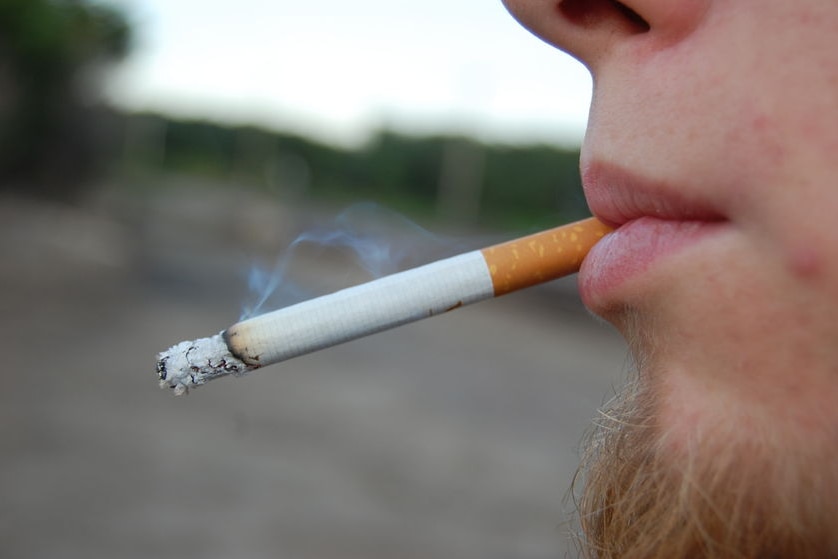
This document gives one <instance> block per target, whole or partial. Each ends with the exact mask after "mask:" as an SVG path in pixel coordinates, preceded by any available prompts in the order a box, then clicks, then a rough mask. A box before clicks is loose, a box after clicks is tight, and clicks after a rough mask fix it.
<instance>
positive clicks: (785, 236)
mask: <svg viewBox="0 0 838 559" xmlns="http://www.w3.org/2000/svg"><path fill="white" fill-rule="evenodd" d="M505 4H506V6H507V8H508V9H509V11H510V12H511V13H512V14H513V16H514V17H515V18H516V19H518V20H519V21H520V22H521V23H522V24H523V25H524V26H525V27H527V28H528V29H530V30H531V31H532V32H533V33H535V34H536V35H538V36H539V37H541V38H542V39H544V40H545V41H546V42H548V43H550V44H552V45H554V46H556V47H558V48H559V49H561V50H564V51H566V52H568V53H569V54H571V55H572V56H574V57H576V58H578V59H579V60H580V61H581V62H582V63H583V64H585V65H586V66H587V67H588V69H589V70H590V72H591V74H592V76H593V81H594V92H593V101H592V106H591V112H590V119H589V125H588V130H587V134H586V137H585V141H584V144H583V149H582V161H581V168H582V175H583V183H585V189H586V196H587V197H588V201H589V205H590V206H591V209H592V211H593V212H594V214H596V215H600V216H601V217H603V219H605V220H606V221H611V222H612V223H614V224H615V225H623V223H622V222H623V219H622V218H621V217H620V216H619V215H618V214H619V212H616V213H615V211H614V204H615V202H614V199H619V200H622V201H623V202H624V201H625V200H626V199H630V198H632V196H640V197H644V198H647V199H651V200H652V201H654V202H655V203H657V201H659V203H660V204H662V205H663V206H666V207H667V208H668V211H667V212H664V213H668V215H667V216H665V218H666V219H668V220H670V221H683V222H685V223H697V227H699V228H702V229H706V231H707V234H706V235H703V236H702V237H701V238H700V239H698V240H690V241H689V242H685V243H684V244H683V246H679V247H678V248H677V249H676V250H674V251H672V252H669V253H667V254H665V255H662V256H661V257H658V258H654V259H652V261H651V262H650V263H649V264H648V265H647V266H643V267H641V269H639V270H634V271H631V270H630V273H627V274H625V277H620V278H619V281H616V282H612V283H611V284H609V285H608V286H607V288H601V287H600V288H588V289H586V284H588V283H591V282H592V281H593V280H592V278H596V275H597V274H598V273H599V272H601V268H597V266H598V264H596V263H590V265H589V263H587V262H586V265H587V266H588V267H587V269H586V268H585V267H584V266H583V270H582V275H581V281H582V292H583V298H584V300H585V303H586V304H587V305H588V307H589V308H590V309H591V310H592V311H593V312H594V313H596V314H598V315H600V316H602V317H603V318H605V319H606V320H608V321H609V322H611V323H612V324H614V326H615V327H616V328H617V329H618V330H619V331H620V332H621V333H622V334H623V335H624V336H625V337H626V339H627V340H628V341H629V343H630V346H631V348H632V351H633V353H634V357H635V360H636V362H637V364H638V368H639V374H638V379H639V380H638V382H639V383H640V385H641V386H640V389H641V392H643V393H644V394H648V395H651V396H650V399H649V401H648V402H647V404H646V405H647V406H648V407H649V408H650V409H649V410H647V411H648V415H650V416H652V417H653V418H654V424H655V429H654V433H653V434H652V436H653V437H654V444H655V445H656V446H655V448H657V449H659V452H661V453H663V455H664V456H668V457H670V458H671V459H670V460H669V462H672V463H675V462H677V460H676V458H675V457H678V456H681V457H683V456H686V455H690V456H691V457H692V458H691V459H696V456H698V457H699V458H697V459H698V460H702V458H701V457H702V456H705V458H703V459H704V460H705V461H708V463H709V460H710V458H708V457H707V456H709V455H710V454H713V455H716V456H718V453H726V454H725V456H726V457H728V458H730V459H726V461H725V463H729V464H735V467H736V468H743V469H746V470H747V469H748V468H749V467H750V468H751V469H752V470H753V471H754V472H757V471H761V468H762V467H763V466H765V465H766V464H768V461H769V460H770V461H771V464H772V468H775V469H776V470H777V471H778V472H782V474H779V473H778V474H777V475H778V476H780V475H782V477H783V479H787V480H790V479H796V478H802V473H801V472H802V471H804V468H810V469H811V468H820V469H821V470H823V469H835V465H834V464H835V461H832V460H833V459H836V458H838V456H836V453H835V452H834V451H832V450H831V449H833V448H838V405H836V404H835V402H836V401H838V258H836V257H835V256H836V255H838V227H836V226H835V223H836V222H837V221H838V217H836V210H838V3H836V2H831V1H823V0H796V1H794V2H788V1H780V0H736V1H733V0H718V1H716V0H629V1H627V2H625V3H624V4H622V5H619V4H617V3H615V2H610V1H606V0H564V1H560V0H505ZM615 169H616V171H615ZM625 175H629V176H630V177H632V178H631V179H630V180H625V181H623V177H624V176H625ZM622 182H625V184H622ZM638 184H639V185H641V186H639V187H637V188H636V189H635V186H636V185H638ZM647 202H648V200H647ZM620 203H622V202H620ZM617 205H618V206H619V203H618V204H617ZM641 205H642V204H641ZM653 206H654V204H653V203H647V204H645V205H643V207H644V208H645V210H644V211H646V212H648V209H649V208H650V207H653ZM673 208H674V209H673ZM635 210H637V208H635ZM635 213H637V211H635ZM649 213H654V212H649ZM623 217H627V216H623ZM631 217H638V216H637V215H632V216H631ZM618 231H619V230H618ZM676 234H677V232H676ZM710 441H713V442H712V444H711V442H710ZM745 449H747V451H746V450H745ZM711 450H712V452H711ZM737 452H738V453H739V454H740V455H741V456H737V455H735V453H737ZM792 455H793V456H794V458H791V456H792ZM731 457H733V458H731ZM760 461H762V462H760ZM781 466H782V467H781ZM730 467H731V468H733V467H734V466H733V465H731V466H730ZM828 477H829V476H826V477H825V478H824V479H826V478H828ZM823 483H824V485H822V486H821V487H820V488H819V490H820V491H821V492H825V494H827V495H830V496H831V497H832V498H834V499H838V488H836V486H835V485H833V484H832V482H831V481H829V480H827V481H824V482H823ZM792 485H793V484H792V483H791V482H789V484H788V487H789V488H791V487H792ZM789 490H790V491H791V489H789ZM755 491H756V489H755ZM760 491H762V492H763V493H765V492H768V493H769V494H770V493H771V492H772V491H774V489H772V488H771V487H763V488H761V489H760ZM720 556H721V555H720Z"/></svg>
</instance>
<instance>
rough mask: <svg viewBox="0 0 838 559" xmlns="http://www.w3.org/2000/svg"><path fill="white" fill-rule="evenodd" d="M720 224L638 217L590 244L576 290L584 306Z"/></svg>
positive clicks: (602, 297)
mask: <svg viewBox="0 0 838 559" xmlns="http://www.w3.org/2000/svg"><path fill="white" fill-rule="evenodd" d="M719 225H721V222H710V221H676V220H665V219H657V218H654V217H641V218H639V219H635V220H633V221H630V222H628V223H626V224H624V225H622V226H621V227H619V228H618V229H616V230H615V231H614V232H613V233H610V234H608V235H606V236H605V237H604V238H603V239H602V240H601V241H600V242H599V243H597V244H596V245H594V248H593V249H591V252H590V253H588V256H587V257H586V258H585V261H584V262H583V263H582V269H581V270H580V272H579V288H580V291H581V294H582V299H583V300H584V301H585V303H586V304H587V305H588V306H593V307H595V306H597V304H596V302H597V301H599V302H603V301H606V300H609V299H610V297H609V294H612V293H613V292H614V290H615V289H616V288H618V287H619V286H621V285H622V284H623V283H625V282H626V281H627V280H629V279H633V278H637V277H638V276H640V275H642V274H643V273H644V272H646V271H647V270H649V269H650V268H651V267H652V266H653V265H655V264H657V263H659V262H660V261H661V260H662V259H664V258H665V257H667V256H669V255H672V254H674V253H677V252H680V251H682V250H684V249H685V248H687V247H688V246H690V245H692V244H694V243H696V242H697V241H699V240H700V239H702V238H704V237H705V236H707V235H708V234H710V233H712V232H713V231H715V230H717V229H718V227H719Z"/></svg>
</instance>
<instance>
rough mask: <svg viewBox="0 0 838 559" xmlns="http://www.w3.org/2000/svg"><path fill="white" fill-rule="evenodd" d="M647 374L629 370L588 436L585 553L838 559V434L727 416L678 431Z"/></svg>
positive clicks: (579, 487)
mask: <svg viewBox="0 0 838 559" xmlns="http://www.w3.org/2000/svg"><path fill="white" fill-rule="evenodd" d="M652 378H654V377H653V376H652V375H648V374H646V375H644V374H638V375H636V377H635V378H633V379H632V380H631V381H630V382H629V383H628V384H627V386H626V387H625V389H624V390H623V391H622V392H621V393H620V394H619V395H618V396H617V397H616V398H615V399H614V401H612V402H611V403H610V404H609V405H608V406H607V407H606V408H605V409H603V410H602V412H601V420H600V421H598V422H597V424H596V426H595V428H594V429H593V430H592V432H591V434H590V436H589V437H588V438H587V440H586V447H585V451H584V454H583V460H582V464H581V466H580V470H579V472H578V475H577V479H576V481H575V483H574V485H575V488H574V492H573V495H574V500H575V501H576V506H577V510H578V515H579V516H578V521H579V524H580V527H581V531H582V534H581V537H580V541H579V546H580V548H581V553H582V555H583V556H584V557H589V558H592V559H594V558H595V559H611V558H614V559H616V558H621V559H633V558H638V559H639V558H643V559H650V558H666V559H673V558H704V557H707V558H710V557H712V558H719V559H727V558H731V559H733V558H736V559H746V558H748V559H751V558H754V559H755V558H766V559H767V558H771V559H780V558H796V559H800V558H808V557H812V558H815V557H817V558H823V557H838V441H832V442H833V444H817V443H814V442H813V441H818V440H820V441H821V443H822V441H823V439H819V438H818V437H815V438H814V439H812V438H810V437H808V434H807V433H805V432H799V431H798V432H795V431H793V430H792V431H788V430H783V429H782V428H778V429H771V428H765V429H761V430H760V432H759V434H755V433H749V432H747V431H748V428H747V427H745V428H742V427H740V426H737V425H736V424H735V423H734V424H726V422H725V421H719V422H715V423H714V425H715V426H714V427H712V428H702V426H701V425H695V429H693V430H692V433H691V434H690V435H689V436H685V435H684V433H683V432H681V431H678V432H677V435H676V434H675V433H676V432H675V431H673V430H671V429H669V428H668V426H667V425H666V424H665V421H664V420H663V415H662V414H661V403H662V402H663V401H664V399H665V398H666V393H665V391H663V390H662V389H661V388H660V386H659V385H658V386H656V385H655V383H654V382H653V381H652V380H651V379H652ZM676 437H677V439H676Z"/></svg>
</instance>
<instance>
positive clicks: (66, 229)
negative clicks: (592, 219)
mask: <svg viewBox="0 0 838 559" xmlns="http://www.w3.org/2000/svg"><path fill="white" fill-rule="evenodd" d="M589 97H590V80H589V78H588V77H587V74H586V73H585V71H584V69H583V68H581V67H580V66H579V65H578V64H577V63H575V62H574V61H572V60H571V59H570V58H569V57H567V56H565V55H562V54H561V53H559V52H558V51H555V50H553V49H551V48H549V47H547V46H546V45H544V44H542V43H541V42H539V41H538V40H537V39H535V38H534V37H531V36H530V35H528V34H527V33H526V32H525V31H524V30H523V29H522V28H520V27H519V26H518V25H517V24H516V23H515V22H514V20H513V19H512V18H511V17H510V16H509V15H508V14H507V13H506V12H505V10H504V8H503V7H502V5H501V4H500V3H499V2H496V1H490V0H462V1H461V2H457V3H450V2H445V1H444V0H428V1H426V2H420V3H415V2H413V3H407V2H404V3H403V2H398V1H396V2H394V1H392V0H390V1H384V0H359V1H358V2H353V3H345V2H340V1H338V0H329V1H323V2H312V3H308V4H306V3H302V2H292V1H290V0H275V1H273V2H270V3H265V2H262V1H261V0H237V2H225V1H212V2H207V1H206V0H205V1H203V2H198V1H196V0H179V1H178V2H166V1H164V0H111V1H105V0H98V1H94V0H87V1H83V0H0V231H2V234H0V257H2V259H3V260H2V262H3V264H2V266H0V309H2V314H0V317H2V320H0V354H2V356H3V367H2V375H3V384H2V389H1V390H0V557H15V558H30V557H31V558H36V557H37V558H41V557H61V558H74V557H86V558H89V557H128V558H131V557H149V556H154V557H178V558H184V557H186V558H189V557H201V558H206V557H209V558H215V557H218V558H221V557H236V558H261V557H273V558H275V557H290V558H323V559H327V558H332V557H334V558H337V557H341V558H351V557H359V558H360V557H364V558H374V557H399V558H402V557H403V558H412V557H423V558H424V557H429V556H437V557H457V558H459V557H462V558H472V557H474V558H477V557H480V558H493V557H497V558H507V557H523V558H533V559H535V558H547V557H561V556H565V555H567V556H570V557H574V556H575V554H574V551H573V549H572V548H569V547H568V532H569V531H572V530H573V527H572V525H568V519H569V516H568V512H569V511H570V510H571V509H572V504H571V503H569V502H567V501H566V499H565V497H566V493H567V490H568V488H569V486H570V483H571V479H572V476H573V473H574V470H575V467H576V463H577V461H578V449H579V441H580V440H581V438H582V435H583V433H584V432H585V430H586V428H587V426H588V425H589V424H590V422H591V420H592V419H593V418H594V417H595V415H596V409H597V407H598V406H599V405H600V404H601V403H602V402H603V401H604V400H605V399H607V398H608V397H609V396H610V394H611V393H612V392H613V386H615V385H616V384H618V383H619V379H620V377H621V374H622V372H623V371H624V369H625V349H624V346H623V343H622V341H621V340H620V339H619V338H618V337H617V336H616V335H615V334H614V332H612V331H611V329H610V328H609V327H608V326H606V325H604V324H602V323H601V322H599V321H597V320H596V319H593V318H592V317H590V316H589V315H588V314H587V313H586V311H585V310H584V308H583V307H582V306H581V304H580V302H579V300H578V296H577V294H576V291H575V284H574V282H573V280H572V279H570V280H567V281H559V282H555V283H553V284H550V285H547V286H542V287H538V288H533V289H531V290H528V291H527V292H524V293H518V294H513V295H509V296H507V297H504V298H502V299H498V300H494V301H490V302H486V303H482V304H480V305H476V306H474V307H470V308H465V309H462V310H458V311H457V312H456V313H449V314H447V315H445V316H440V317H436V318H434V319H433V320H428V321H423V322H421V323H418V324H413V325H410V326H406V327H403V328H399V329H397V330H394V331H391V332H387V333H384V334H380V335H377V336H374V337H371V338H368V339H364V340H360V341H357V342H353V343H350V344H346V345H344V346H340V347H337V348H333V349H330V350H326V351H323V352H319V353H317V354H314V355H310V356H306V357H302V358H298V359H295V360H293V361H290V362H287V363H285V364H281V365H279V366H274V367H271V368H268V369H265V370H262V371H259V372H257V373H255V374H252V375H250V376H248V377H245V378H243V379H232V380H231V379H225V380H220V381H217V382H216V383H213V384H210V385H209V386H206V387H204V388H201V389H200V390H197V391H194V392H193V393H191V394H190V395H189V396H188V397H185V398H174V397H173V396H172V395H171V394H170V393H167V392H163V391H160V390H159V389H158V388H157V382H156V374H155V372H154V361H155V354H156V353H157V352H159V351H161V350H163V349H165V348H167V347H168V346H170V345H173V344H175V343H177V342H179V341H180V340H183V339H190V338H195V337H201V336H205V335H210V334H213V333H215V332H217V331H219V330H221V329H223V328H225V327H226V326H228V325H229V324H231V323H233V322H235V321H236V320H237V319H238V318H239V316H240V315H241V314H242V313H243V312H245V311H246V309H248V308H252V306H253V304H254V302H256V303H257V304H258V301H259V300H260V299H262V298H263V297H262V296H263V295H266V294H265V293H264V291H263V290H264V289H265V287H266V286H276V292H275V293H273V294H272V297H270V298H269V299H268V301H269V302H268V303H266V306H264V307H263V308H262V310H270V308H271V305H276V304H280V302H282V303H284V302H287V301H289V300H295V299H299V298H302V297H306V296H313V295H316V294H319V293H321V292H325V291H329V290H332V289H337V288H340V287H345V286H347V285H349V284H352V283H355V282H357V281H363V280H365V279H369V278H370V277H374V276H376V275H378V274H380V273H387V272H391V271H394V270H395V269H402V268H404V267H407V266H412V265H416V264H421V263H423V262H427V261H430V260H432V259H435V258H439V257H442V256H446V255H450V254H454V253H456V252H459V251H461V250H465V249H470V248H476V247H479V246H482V245H484V244H487V243H490V242H496V241H499V240H503V239H508V238H511V237H512V236H515V235H520V234H524V233H528V232H532V231H535V230H538V229H540V228H543V227H548V226H554V225H557V224H560V223H563V222H566V221H569V220H572V219H576V218H579V217H583V216H585V215H587V209H586V206H585V201H584V197H583V196H582V193H581V187H580V180H579V175H578V149H579V144H580V142H581V136H582V133H583V130H584V122H585V113H586V110H587V103H588V102H589ZM347 208H349V210H347ZM359 208H360V209H359ZM314 232H316V234H314ZM330 232H340V233H341V235H338V236H336V235H332V234H330ZM343 233H346V234H347V235H344V234H343ZM336 237H340V238H341V239H346V238H349V239H350V241H348V242H344V241H341V242H339V243H337V244H335V243H332V244H331V245H330V246H326V245H324V241H325V240H327V239H334V238H336ZM301 239H303V240H304V241H305V242H303V243H301V242H300V240H301ZM289 247H295V249H294V250H293V251H289ZM376 255H379V256H376ZM394 255H398V257H396V256H394ZM291 257H293V258H291ZM371 262H372V263H371ZM278 271H282V272H283V275H282V276H281V277H280V276H278V275H277V272H278ZM254 272H260V273H254ZM248 277H250V279H251V280H252V279H253V278H254V277H256V278H257V279H258V280H259V281H256V282H255V283H253V282H252V281H251V284H250V287H249V285H248ZM254 287H255V289H256V291H255V292H254V291H253V288H254Z"/></svg>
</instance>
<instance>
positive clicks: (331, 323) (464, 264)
mask: <svg viewBox="0 0 838 559" xmlns="http://www.w3.org/2000/svg"><path fill="white" fill-rule="evenodd" d="M609 231H611V229H610V228H609V227H608V226H607V225H605V224H604V223H602V222H601V221H599V220H597V219H596V218H588V219H585V220H582V221H578V222H576V223H571V224H568V225H564V226H561V227H557V228H555V229H550V230H547V231H543V232H540V233H536V234H534V235H529V236H527V237H522V238H519V239H515V240H512V241H509V242H505V243H501V244H498V245H494V246H490V247H488V248H484V249H482V250H475V251H472V252H467V253H465V254H460V255H458V256H454V257H451V258H446V259H443V260H439V261H437V262H433V263H430V264H426V265H424V266H420V267H418V268H413V269H411V270H407V271H404V272H399V273H396V274H393V275H390V276H385V277H383V278H380V279H377V280H373V281H370V282H368V283H364V284H361V285H357V286H354V287H350V288H347V289H343V290H341V291H336V292H334V293H331V294H329V295H324V296H322V297H318V298H315V299H311V300H308V301H304V302H302V303H298V304H296V305H292V306H289V307H285V308H282V309H279V310H276V311H273V312H269V313H266V314H263V315H260V316H256V317H254V318H249V319H247V320H243V321H241V322H238V323H236V324H233V325H232V326H230V327H229V328H227V329H226V330H223V331H222V332H220V333H218V334H216V335H214V336H211V337H208V338H201V339H198V340H194V341H185V342H181V343H179V344H177V345H174V346H172V347H171V348H169V349H168V350H166V351H164V352H162V353H160V354H158V356H157V358H158V361H157V373H158V375H159V377H160V386H161V387H163V388H172V389H173V390H174V393H175V394H176V395H180V394H183V393H185V392H188V390H189V389H190V388H192V387H197V386H200V385H203V384H206V383H207V382H208V381H210V380H213V379H216V378H219V377H223V376H227V375H233V376H241V375H243V374H245V373H248V372H250V371H253V370H255V369H258V368H260V367H265V366H267V365H272V364H274V363H279V362H281V361H285V360H287V359H291V358H292V357H297V356H300V355H304V354H307V353H311V352H314V351H317V350H320V349H325V348H327V347H331V346H334V345H337V344H341V343H344V342H348V341H350V340H354V339H357V338H361V337H363V336H367V335H370V334H374V333H376V332H381V331H383V330H388V329H390V328H394V327H396V326H400V325H403V324H407V323H410V322H414V321H417V320H420V319H423V318H428V317H431V316H436V315H438V314H442V313H445V312H448V311H452V310H454V309H457V308H460V307H462V306H465V305H470V304H472V303H476V302H478V301H483V300H485V299H491V298H494V297H500V296H501V295H505V294H507V293H511V292H513V291H517V290H519V289H524V288H526V287H530V286H533V285H537V284H541V283H544V282H548V281H551V280H554V279H557V278H560V277H563V276H566V275H570V274H573V273H575V272H577V271H579V267H580V266H581V264H582V260H583V259H584V258H585V255H587V253H588V251H589V250H590V249H591V247H593V246H594V244H596V243H597V241H599V240H600V239H601V238H602V237H603V236H604V235H605V234H606V233H608V232H609Z"/></svg>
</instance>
